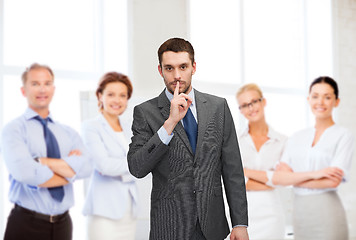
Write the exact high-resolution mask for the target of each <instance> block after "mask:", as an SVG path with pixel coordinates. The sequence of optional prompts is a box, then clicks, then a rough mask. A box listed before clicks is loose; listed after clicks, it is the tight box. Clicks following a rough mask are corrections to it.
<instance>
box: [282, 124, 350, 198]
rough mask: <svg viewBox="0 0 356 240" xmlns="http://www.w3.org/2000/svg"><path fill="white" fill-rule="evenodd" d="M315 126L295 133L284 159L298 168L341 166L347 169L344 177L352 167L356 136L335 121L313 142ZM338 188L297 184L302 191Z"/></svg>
mask: <svg viewBox="0 0 356 240" xmlns="http://www.w3.org/2000/svg"><path fill="white" fill-rule="evenodd" d="M314 136H315V128H308V129H305V130H302V131H299V132H297V133H295V134H294V135H293V136H292V137H291V138H290V139H289V140H288V142H287V146H286V149H285V152H284V153H283V156H282V159H281V161H282V162H286V163H287V164H288V165H289V166H290V167H291V168H292V169H293V171H294V172H307V171H316V170H320V169H323V168H327V167H338V168H340V169H342V170H343V171H344V181H346V180H347V179H348V177H349V170H350V167H351V161H352V156H353V150H354V149H353V148H354V137H353V136H352V134H351V133H350V131H349V130H347V129H346V128H343V127H341V126H338V125H336V124H334V125H333V126H331V127H329V128H327V129H326V130H325V131H324V132H323V134H322V135H321V137H320V139H319V141H318V142H317V143H316V144H315V145H314V146H312V144H313V141H314ZM331 190H335V189H333V188H328V189H311V188H301V187H294V192H295V193H296V194H299V195H308V194H316V193H322V192H327V191H331Z"/></svg>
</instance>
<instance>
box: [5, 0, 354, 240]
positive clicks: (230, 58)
mask: <svg viewBox="0 0 356 240" xmlns="http://www.w3.org/2000/svg"><path fill="white" fill-rule="evenodd" d="M175 36H178V37H183V38H187V39H189V40H190V41H191V43H192V44H193V46H194V47H195V50H196V61H197V73H196V74H195V75H194V77H193V86H194V87H196V88H197V89H199V90H201V91H204V92H209V93H212V94H215V95H219V96H222V97H225V98H226V99H227V100H228V102H229V105H230V108H231V111H232V113H233V117H234V120H235V121H236V125H237V128H239V129H240V128H241V127H242V126H243V125H244V124H245V123H244V121H243V119H242V118H241V116H240V114H239V111H238V108H237V104H236V100H235V93H236V91H237V89H238V88H239V86H241V85H242V84H244V83H247V82H255V83H257V84H259V85H260V86H261V87H262V89H263V91H264V92H265V97H266V99H267V104H268V105H267V109H266V111H267V113H266V114H267V120H268V122H269V123H270V125H271V126H272V127H273V128H274V129H275V130H277V131H279V132H282V133H284V134H286V135H290V134H292V133H293V132H295V131H297V130H299V129H301V128H304V127H306V126H312V125H313V117H312V115H311V113H310V111H309V107H308V105H307V102H306V96H307V92H308V85H309V83H310V82H311V81H312V80H313V79H314V78H316V77H318V76H320V75H329V76H332V77H334V78H335V79H336V80H337V82H338V83H339V86H340V98H341V104H340V106H339V107H338V109H337V111H335V119H336V121H337V122H338V123H339V124H340V125H342V126H345V127H347V128H349V129H350V130H351V131H352V132H353V133H354V135H355V136H356V124H355V122H356V121H355V120H356V111H355V110H356V97H355V96H356V95H355V93H354V92H355V90H356V79H355V76H356V63H355V60H354V59H356V45H355V42H356V0H267V1H266V0H220V1H216V0H215V1H213V0H31V1H26V0H0V130H1V128H2V126H4V124H6V123H7V122H8V121H10V120H11V119H13V118H14V117H16V116H18V115H20V114H22V113H23V112H24V109H25V108H26V106H27V104H26V101H25V99H24V97H22V95H21V92H20V87H21V80H20V75H21V73H22V72H23V70H24V69H25V67H26V66H28V65H30V64H31V63H33V62H39V63H42V64H48V65H49V66H51V67H52V68H53V70H54V73H55V76H56V79H55V84H56V93H55V97H54V100H53V103H52V105H51V109H52V112H53V114H54V116H55V117H56V119H57V120H58V121H60V122H62V123H66V124H68V125H70V126H72V127H73V128H75V129H76V130H78V131H80V123H81V121H82V120H83V119H85V118H87V117H90V116H92V115H95V114H96V113H97V111H96V104H95V103H96V102H95V97H94V96H93V95H92V92H93V90H94V89H95V88H96V83H97V81H98V79H99V77H100V76H101V75H102V74H103V73H105V72H107V71H119V72H123V73H126V74H128V75H129V77H130V78H131V80H132V81H133V85H134V92H133V98H132V100H131V101H130V106H129V111H128V112H127V114H128V117H129V115H130V110H132V108H133V106H134V105H135V104H137V103H139V102H142V101H144V100H146V99H148V98H151V97H154V96H156V95H158V94H159V93H160V92H161V91H162V89H163V88H164V84H163V80H162V79H161V77H160V76H159V74H158V71H157V64H158V60H157V49H158V47H159V46H160V44H161V43H162V42H163V41H165V40H166V39H168V38H170V37H175ZM354 159H356V158H354ZM355 175H356V164H355V162H354V163H353V166H352V169H351V179H350V182H348V183H346V184H343V185H342V187H341V188H340V194H341V197H342V200H343V202H344V206H345V208H346V212H347V217H348V223H349V228H350V236H351V237H352V239H356V204H355V203H356V193H355V191H354V189H355V185H356V177H354V176H355ZM84 185H85V184H84V183H83V182H82V181H79V182H77V183H76V186H75V189H76V206H75V207H74V208H73V209H72V210H71V213H72V216H73V219H74V237H75V238H74V239H79V240H80V239H83V236H84V231H85V224H83V223H84V222H85V218H84V217H83V216H82V215H81V208H82V203H83V201H84V194H83V192H84V190H83V189H84ZM149 187H150V176H148V177H147V178H145V179H142V180H140V181H139V188H140V192H141V207H142V211H141V215H140V219H139V225H138V231H139V232H138V237H137V239H147V234H148V228H149V226H148V217H149V215H148V213H149V194H150V189H149ZM7 192H8V180H7V171H6V168H5V166H4V164H3V161H2V160H0V236H2V233H3V230H4V227H5V224H6V218H7V215H8V213H9V210H10V208H11V204H10V203H9V201H8V199H7ZM286 201H290V198H289V197H286ZM286 205H287V206H289V205H290V203H289V202H287V203H286ZM286 211H287V214H290V212H288V211H290V209H289V208H288V207H287V209H286Z"/></svg>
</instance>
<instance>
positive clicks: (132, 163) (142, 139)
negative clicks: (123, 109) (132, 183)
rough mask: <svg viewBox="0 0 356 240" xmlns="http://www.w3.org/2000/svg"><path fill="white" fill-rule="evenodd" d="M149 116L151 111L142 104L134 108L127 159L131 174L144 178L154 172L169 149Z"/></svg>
mask: <svg viewBox="0 0 356 240" xmlns="http://www.w3.org/2000/svg"><path fill="white" fill-rule="evenodd" d="M149 116H150V112H149V111H143V109H142V107H141V106H140V105H139V106H136V107H135V108H134V120H133V124H132V133H133V137H132V139H131V140H132V141H131V144H130V148H129V153H128V156H127V160H128V165H129V170H130V172H131V174H132V175H133V176H135V177H137V178H143V177H145V176H146V175H147V174H149V173H150V172H152V170H153V169H154V168H155V167H156V165H157V163H158V162H159V161H160V160H161V159H162V157H163V156H164V155H165V154H168V149H169V146H167V145H165V144H164V143H163V142H162V141H161V140H160V138H159V136H158V133H157V132H155V130H154V129H152V127H151V125H150V124H149V122H148V120H149V119H148V118H149ZM153 119H154V118H153Z"/></svg>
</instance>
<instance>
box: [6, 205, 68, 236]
mask: <svg viewBox="0 0 356 240" xmlns="http://www.w3.org/2000/svg"><path fill="white" fill-rule="evenodd" d="M72 230H73V226H72V219H71V217H70V215H69V214H66V215H65V216H64V217H63V218H61V219H60V220H58V221H57V222H55V223H51V222H49V221H45V220H43V219H39V218H38V217H36V215H34V214H31V213H30V212H27V211H26V210H23V209H20V208H18V207H15V208H13V209H12V210H11V212H10V215H9V217H8V220H7V226H6V230H5V235H4V240H34V239H39V240H71V239H72Z"/></svg>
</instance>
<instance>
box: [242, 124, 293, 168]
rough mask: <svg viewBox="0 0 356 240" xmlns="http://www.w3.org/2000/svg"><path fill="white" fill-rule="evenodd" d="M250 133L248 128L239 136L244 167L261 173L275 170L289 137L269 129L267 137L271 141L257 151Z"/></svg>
mask: <svg viewBox="0 0 356 240" xmlns="http://www.w3.org/2000/svg"><path fill="white" fill-rule="evenodd" d="M248 131H249V129H248V127H247V128H246V129H245V130H244V131H243V132H241V133H240V134H239V146H240V152H241V158H242V164H243V166H244V167H246V168H250V169H254V170H261V171H268V170H274V168H275V166H276V164H277V163H278V161H279V160H280V158H281V156H282V153H283V149H284V146H285V143H286V141H287V137H286V136H284V135H282V134H280V133H278V132H276V131H274V130H273V129H272V128H271V127H268V134H267V137H268V138H269V139H268V140H267V142H265V143H264V144H263V145H262V147H261V148H260V150H259V151H257V149H256V147H255V144H254V143H253V140H252V138H251V136H250V134H249V133H248Z"/></svg>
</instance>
